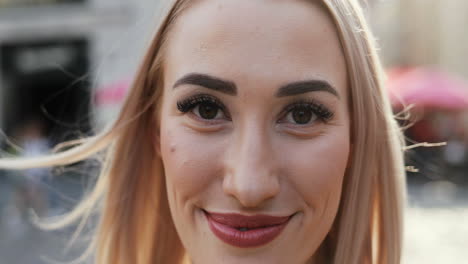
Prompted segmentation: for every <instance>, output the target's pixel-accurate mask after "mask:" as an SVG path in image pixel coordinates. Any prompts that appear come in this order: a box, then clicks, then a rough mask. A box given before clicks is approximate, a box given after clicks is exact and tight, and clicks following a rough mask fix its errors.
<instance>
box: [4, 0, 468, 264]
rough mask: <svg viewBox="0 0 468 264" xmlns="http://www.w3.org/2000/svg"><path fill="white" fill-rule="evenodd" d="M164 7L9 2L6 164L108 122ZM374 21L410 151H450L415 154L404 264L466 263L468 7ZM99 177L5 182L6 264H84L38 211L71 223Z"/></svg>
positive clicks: (427, 1) (34, 176)
mask: <svg viewBox="0 0 468 264" xmlns="http://www.w3.org/2000/svg"><path fill="white" fill-rule="evenodd" d="M158 2H159V1H149V0H133V1H124V0H0V130H1V131H2V133H1V135H0V147H1V149H2V153H1V155H2V156H34V155H40V154H41V153H44V152H47V151H48V150H49V149H50V148H52V147H53V146H54V145H55V144H57V143H59V142H63V141H64V140H71V139H76V138H80V137H83V136H86V135H90V134H93V131H95V130H99V129H102V128H103V127H104V126H105V125H106V124H108V123H109V122H111V121H112V119H113V118H115V116H116V114H117V112H118V109H119V107H120V104H121V102H122V100H123V98H124V96H125V93H126V90H127V88H128V86H129V83H130V82H131V80H132V77H133V76H134V73H135V71H136V69H137V66H138V63H139V61H140V59H141V57H142V54H143V52H144V50H145V49H146V45H148V42H149V40H150V37H151V33H152V32H153V30H154V25H155V21H156V20H157V17H158V12H157V8H156V6H157V4H158ZM365 9H366V15H367V16H368V19H369V21H370V22H371V27H372V29H373V30H374V33H375V35H376V37H377V42H378V44H379V47H380V54H381V56H382V59H383V63H384V65H385V68H386V71H387V73H388V80H387V88H388V92H389V95H390V98H391V100H392V104H393V107H394V111H395V114H396V115H397V116H398V117H401V118H402V119H401V121H400V122H401V124H402V126H405V127H408V128H407V129H406V130H405V134H406V136H407V143H408V145H415V144H416V146H418V144H419V145H421V144H420V143H423V142H430V143H440V142H445V143H446V145H445V146H437V147H436V146H432V147H427V146H426V147H424V146H421V147H414V148H409V149H408V152H407V165H408V166H411V172H408V175H407V182H408V199H407V200H408V201H407V209H406V213H407V218H406V226H405V251H404V263H468V252H467V251H466V249H467V248H468V225H466V224H465V223H468V191H467V190H468V175H467V174H468V152H467V151H468V67H467V66H468V65H467V60H468V34H466V28H467V26H468V1H466V0H445V1H440V0H378V1H377V0H374V1H372V0H369V1H367V3H366V4H365ZM405 116H406V117H408V118H409V119H408V120H404V118H403V117H405ZM6 135H8V137H6ZM97 168H98V166H97V165H96V164H95V163H93V162H90V163H86V164H79V165H77V166H76V167H74V166H71V167H67V168H56V169H40V170H27V171H22V172H9V171H0V264H11V263H20V264H41V263H46V261H47V260H48V259H49V260H50V259H52V260H58V261H67V260H71V259H73V258H74V257H76V256H78V255H79V254H80V253H81V251H82V249H83V247H84V246H85V245H86V241H82V242H78V243H77V244H76V245H75V246H73V247H72V248H71V249H69V250H66V251H65V250H64V245H65V244H66V242H67V238H68V237H69V236H70V234H71V232H72V231H73V227H70V228H67V229H64V230H61V231H58V232H43V231H40V230H38V229H37V228H36V227H34V226H33V225H32V224H31V222H30V220H29V219H30V216H31V209H32V210H34V211H35V212H36V213H37V214H38V215H39V216H41V217H53V216H57V215H60V214H63V213H65V212H67V211H68V210H70V208H72V207H73V206H74V205H75V204H76V203H77V201H79V199H80V198H81V197H82V196H83V193H84V192H85V190H86V189H87V188H88V187H89V185H90V184H92V179H91V176H90V175H92V174H93V173H90V172H92V171H94V170H96V169H97Z"/></svg>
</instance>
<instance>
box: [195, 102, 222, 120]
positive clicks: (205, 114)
mask: <svg viewBox="0 0 468 264" xmlns="http://www.w3.org/2000/svg"><path fill="white" fill-rule="evenodd" d="M198 108H199V109H198V111H199V112H200V116H201V117H202V118H203V119H213V118H215V117H216V115H217V114H218V108H217V106H215V105H213V104H210V103H203V104H200V105H199V107H198Z"/></svg>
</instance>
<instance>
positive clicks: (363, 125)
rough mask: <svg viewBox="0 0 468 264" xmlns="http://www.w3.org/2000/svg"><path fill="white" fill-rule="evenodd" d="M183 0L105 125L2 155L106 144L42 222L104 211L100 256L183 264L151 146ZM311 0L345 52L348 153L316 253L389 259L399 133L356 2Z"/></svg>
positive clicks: (96, 246) (54, 162)
mask: <svg viewBox="0 0 468 264" xmlns="http://www.w3.org/2000/svg"><path fill="white" fill-rule="evenodd" d="M189 2H191V1H187V0H174V1H170V2H169V3H168V4H169V5H168V8H167V9H166V10H165V12H164V13H163V15H162V16H161V18H162V20H161V22H160V24H159V27H158V30H157V33H156V35H155V37H154V39H153V41H152V44H151V45H150V47H149V49H148V52H147V54H146V56H145V57H144V61H143V63H142V65H141V66H140V69H139V71H138V75H137V77H136V79H135V80H134V83H133V86H132V88H131V91H130V92H129V95H128V97H127V98H126V100H125V103H124V105H123V108H122V110H121V112H120V115H119V117H118V119H117V120H116V121H115V122H114V123H113V124H112V125H111V126H110V127H109V128H108V129H106V130H105V131H103V132H102V133H100V134H98V135H96V136H94V137H91V138H88V139H85V140H81V141H80V142H72V143H71V144H76V146H74V147H73V148H71V149H69V150H66V151H63V152H58V153H55V154H52V155H50V156H47V157H42V158H35V159H28V160H16V159H1V160H0V168H4V169H26V168H32V167H48V166H62V165H67V164H71V163H75V162H77V161H81V160H84V159H87V158H90V157H92V156H93V155H95V154H97V153H99V152H103V151H104V161H103V168H102V171H101V173H100V176H99V178H98V180H97V183H96V185H95V187H94V188H93V190H92V191H91V192H90V193H89V194H88V195H87V196H86V198H85V199H84V200H83V201H82V202H81V203H80V204H79V205H78V206H77V207H76V208H75V209H74V210H73V211H71V212H70V213H69V214H67V215H66V216H64V217H63V218H62V219H60V220H59V221H56V222H53V223H48V224H46V223H43V224H42V226H43V227H44V228H48V229H55V228H60V227H63V226H66V225H69V224H71V223H73V222H76V221H79V220H81V221H80V225H79V230H80V228H82V227H83V225H84V223H85V222H86V221H87V219H88V218H89V216H90V215H91V213H92V212H93V210H96V209H97V210H98V211H99V212H101V213H102V215H101V217H100V222H99V225H98V231H97V233H96V236H95V238H94V242H93V244H92V245H91V246H90V250H95V253H96V256H95V260H96V263H98V264H124V263H125V264H127V263H135V264H149V263H182V262H183V261H184V260H186V259H187V258H186V256H185V251H184V248H183V246H182V244H181V242H180V240H179V238H178V235H177V233H176V230H175V227H174V224H173V222H172V219H171V216H170V212H169V205H168V201H167V197H166V188H165V177H164V168H163V164H162V162H161V160H160V159H159V158H158V156H157V153H156V152H155V149H156V148H155V147H154V146H155V144H157V140H158V131H159V130H158V112H159V109H158V107H159V105H160V104H158V102H159V100H160V98H161V96H162V87H163V83H162V80H163V78H162V75H163V68H162V62H163V57H162V55H163V53H164V47H165V43H166V37H167V33H168V31H169V30H170V29H171V25H173V22H174V21H175V20H176V19H177V17H178V16H179V15H180V14H181V13H182V12H183V10H184V9H185V8H186V7H187V6H188V3H189ZM319 2H320V3H322V5H323V7H324V8H325V10H327V12H328V14H329V16H330V17H331V18H332V20H333V21H334V23H335V25H336V28H337V32H338V35H339V38H340V40H341V44H342V48H343V51H344V54H345V57H346V63H347V69H348V75H349V87H350V105H351V109H350V112H351V120H352V122H351V123H352V127H351V129H352V130H351V132H352V133H351V142H352V148H351V157H352V161H351V164H350V166H349V168H348V170H347V172H346V176H345V182H344V187H343V194H342V200H341V203H340V207H339V211H338V215H337V217H336V219H335V223H334V225H333V228H332V230H331V231H330V233H329V235H328V236H327V238H326V239H325V241H324V242H323V243H322V245H321V247H320V248H319V250H318V251H317V253H316V255H317V259H320V260H321V261H320V263H335V264H342V263H348V264H362V263H368V264H377V263H378V264H397V263H400V257H401V248H402V225H403V203H404V196H405V189H404V188H405V186H404V175H405V172H404V163H403V140H402V136H401V131H400V129H399V127H398V125H397V123H396V121H395V119H394V118H393V115H392V111H391V107H390V104H389V102H388V99H387V96H386V91H385V89H384V86H383V76H384V75H383V71H382V69H381V64H380V62H379V59H378V56H377V54H376V48H375V44H374V40H373V38H372V35H371V33H370V31H369V29H368V26H367V24H366V22H365V19H364V15H363V11H362V9H361V7H360V5H359V3H358V2H357V0H321V1H319ZM136 139H137V140H136ZM143 139H146V140H143ZM74 238H75V237H74ZM72 240H73V239H72Z"/></svg>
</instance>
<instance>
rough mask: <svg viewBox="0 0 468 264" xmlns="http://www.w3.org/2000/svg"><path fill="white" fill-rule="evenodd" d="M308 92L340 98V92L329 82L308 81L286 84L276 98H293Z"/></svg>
mask: <svg viewBox="0 0 468 264" xmlns="http://www.w3.org/2000/svg"><path fill="white" fill-rule="evenodd" d="M307 92H328V93H331V94H333V95H334V96H336V97H338V98H340V96H339V94H338V92H337V91H336V89H335V88H333V86H332V85H331V84H330V83H328V82H327V81H323V80H307V81H299V82H293V83H289V84H286V85H284V86H281V88H279V90H278V92H277V93H276V97H284V96H292V95H298V94H303V93H307Z"/></svg>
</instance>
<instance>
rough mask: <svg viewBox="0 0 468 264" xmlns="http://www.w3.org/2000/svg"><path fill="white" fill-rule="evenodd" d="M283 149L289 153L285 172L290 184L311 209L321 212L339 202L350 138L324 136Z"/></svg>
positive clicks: (285, 160) (285, 161)
mask: <svg viewBox="0 0 468 264" xmlns="http://www.w3.org/2000/svg"><path fill="white" fill-rule="evenodd" d="M282 149H288V151H286V153H288V155H287V156H286V157H285V158H284V159H283V161H284V165H283V168H285V169H286V170H287V172H286V173H287V175H289V177H288V178H289V181H290V183H291V184H292V185H293V186H294V188H295V189H296V190H297V192H298V194H299V195H301V197H302V199H303V200H304V202H305V203H307V205H308V206H309V207H312V208H313V209H315V210H319V211H321V210H323V209H325V208H324V207H326V204H325V203H327V200H328V199H330V198H334V199H335V200H336V199H339V194H340V192H341V184H342V181H343V176H344V174H345V170H346V167H347V163H348V156H349V140H348V137H347V136H346V135H340V136H338V137H333V136H322V137H321V138H316V139H314V140H311V141H309V142H300V143H297V144H289V145H287V146H286V145H285V146H283V148H282ZM328 202H331V201H328Z"/></svg>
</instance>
